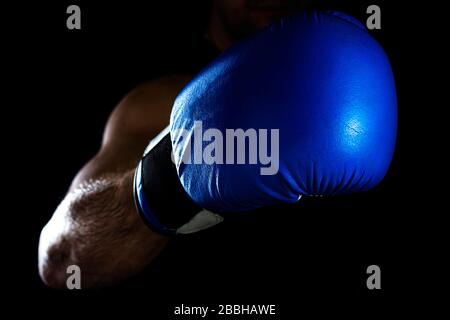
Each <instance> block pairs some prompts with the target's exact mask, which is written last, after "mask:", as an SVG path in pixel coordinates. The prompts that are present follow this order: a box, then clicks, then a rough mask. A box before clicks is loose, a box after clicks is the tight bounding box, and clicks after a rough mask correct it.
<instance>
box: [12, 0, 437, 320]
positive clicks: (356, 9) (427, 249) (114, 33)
mask: <svg viewBox="0 0 450 320" xmlns="http://www.w3.org/2000/svg"><path fill="white" fill-rule="evenodd" d="M156 2H157V1H154V2H153V1H143V2H141V1H117V2H114V3H110V2H106V1H103V2H102V1H96V2H95V4H94V3H93V1H74V2H69V1H60V2H56V1H55V3H48V2H47V3H46V4H42V3H39V4H36V3H35V4H33V5H30V6H26V5H24V7H23V8H17V9H15V10H16V13H19V15H18V17H17V18H15V19H14V22H12V23H11V24H10V27H11V28H10V30H12V31H19V30H20V31H23V33H21V34H22V35H21V36H20V37H11V38H12V41H13V42H12V46H13V47H15V48H18V49H19V50H18V51H17V54H15V55H16V57H15V58H18V60H19V61H20V63H16V62H14V63H13V62H11V64H12V65H11V66H12V67H13V68H17V70H18V73H19V74H15V75H14V76H13V77H11V78H10V82H12V84H13V86H12V87H13V89H12V90H11V93H13V95H14V99H13V101H14V102H13V104H11V109H13V113H14V116H8V117H5V118H4V121H5V120H6V122H8V120H9V119H11V123H9V124H11V125H12V126H13V127H14V130H8V133H7V135H6V136H5V137H6V140H8V142H11V141H12V142H13V143H12V148H13V149H12V150H13V155H15V156H14V157H12V158H11V159H12V160H13V165H12V166H11V167H10V168H11V170H9V171H10V172H7V174H11V175H13V176H14V178H15V182H13V183H12V184H11V186H12V187H11V189H13V190H15V192H14V198H11V200H12V199H14V200H13V203H14V204H15V205H14V206H13V207H12V208H13V209H14V210H8V211H9V212H10V214H13V215H14V216H15V217H18V218H19V220H20V222H18V223H16V224H15V225H14V228H13V230H11V231H13V232H12V233H13V237H12V239H13V241H11V243H14V247H13V251H14V253H13V255H11V256H10V257H11V260H12V261H15V263H12V267H13V269H16V270H17V269H20V270H22V268H21V267H22V266H25V270H24V271H23V272H21V275H20V276H18V277H11V278H13V279H8V280H11V281H12V282H13V288H14V289H13V290H12V291H11V293H12V292H13V291H14V293H17V294H18V295H17V296H15V297H17V299H18V300H21V299H24V297H26V300H22V301H24V302H25V301H27V304H28V302H30V303H31V302H32V304H33V308H34V309H33V310H36V311H35V312H37V313H39V314H41V313H42V314H48V313H49V312H51V313H55V314H57V315H61V316H66V315H68V314H72V313H75V314H84V315H88V314H98V315H100V314H104V313H105V314H108V315H118V316H120V315H123V316H127V315H130V314H134V313H135V312H137V311H144V312H145V313H146V314H144V317H145V318H146V319H153V318H154V319H164V318H166V317H168V315H169V314H170V313H171V312H172V311H173V306H174V305H176V304H181V303H185V304H189V303H192V304H195V305H201V304H208V303H238V304H249V303H270V304H278V305H279V308H280V310H281V315H282V318H283V319H291V318H293V316H292V314H297V316H296V318H297V317H300V316H301V315H302V314H303V313H304V312H306V310H311V309H312V310H313V311H314V312H315V313H316V314H318V315H319V314H322V313H331V314H336V313H340V312H342V311H345V312H346V313H347V312H350V313H355V314H357V315H359V316H358V317H360V318H366V316H367V315H368V314H373V313H374V312H375V313H376V312H381V313H382V314H386V312H387V311H385V310H387V309H386V308H387V307H400V308H399V310H400V312H402V310H403V311H405V310H409V311H411V310H414V308H417V307H419V306H420V303H419V304H413V303H411V301H413V300H414V298H416V297H418V296H421V295H422V294H424V293H425V292H430V291H431V290H428V291H423V290H424V289H423V287H424V286H425V285H428V284H430V283H432V284H436V280H434V279H435V278H439V277H440V274H441V272H442V270H441V268H443V267H442V266H441V265H439V264H438V263H437V260H436V256H435V253H436V251H437V247H436V245H435V244H436V243H437V240H435V237H436V236H437V235H436V234H435V233H434V232H432V228H434V227H435V225H437V224H438V222H437V221H435V220H434V219H433V215H434V213H435V211H436V210H438V209H435V204H436V202H437V198H438V194H439V190H436V188H435V187H431V186H430V184H429V183H428V182H425V181H427V179H428V178H429V176H432V174H431V173H430V171H431V170H432V169H435V168H430V165H429V163H430V162H432V163H435V162H434V160H433V161H430V159H435V158H438V156H437V151H436V150H437V149H436V146H438V147H439V143H438V142H437V141H436V140H435V139H429V138H425V133H427V134H428V133H430V131H431V130H433V129H431V128H432V123H433V117H435V114H436V113H435V111H436V110H438V109H439V106H440V107H442V102H439V101H434V100H433V98H432V96H433V95H432V92H434V91H437V90H439V89H438V85H437V84H435V81H436V79H435V77H434V76H432V73H434V72H438V70H436V68H435V67H432V63H433V62H435V61H433V60H434V59H437V58H436V57H435V56H433V55H430V51H432V52H435V51H433V50H434V49H431V48H432V47H431V45H432V44H433V43H434V42H435V38H439V37H438V36H437V34H436V32H435V31H436V30H437V29H439V28H438V27H437V26H435V24H437V23H438V22H439V19H438V18H437V15H436V14H435V13H436V12H439V10H440V9H439V8H436V7H430V6H426V7H425V6H424V5H422V4H420V3H418V4H414V3H411V2H404V3H401V2H400V1H356V0H355V1H330V3H332V5H329V3H326V2H318V5H320V6H327V5H329V7H331V8H335V9H339V10H343V11H346V12H349V13H351V14H352V15H354V16H355V17H357V18H358V19H359V20H361V21H365V19H366V17H367V15H366V13H365V11H366V8H367V6H368V5H370V4H378V5H379V6H380V7H381V10H382V30H376V31H371V34H372V35H373V36H374V37H375V38H377V39H378V40H379V41H380V42H381V44H382V45H383V47H384V48H385V50H386V52H387V54H388V56H389V58H390V60H391V64H392V67H393V69H394V75H395V78H396V83H397V92H398V106H399V132H398V141H397V147H396V152H395V157H394V161H393V163H392V165H391V168H390V171H389V172H388V174H387V176H386V178H385V179H384V181H383V182H382V183H381V184H380V185H379V186H378V187H377V188H375V189H374V190H372V191H370V192H367V193H364V194H357V195H352V196H344V197H337V198H332V199H304V201H301V202H300V203H299V204H297V205H294V206H283V207H279V208H276V209H270V210H261V211H259V212H253V213H249V214H248V215H246V216H245V217H242V218H239V219H237V220H239V221H231V222H228V223H226V224H224V225H222V226H220V227H217V228H214V229H211V230H209V231H206V232H204V233H202V234H198V235H195V236H193V237H192V238H189V239H186V240H175V241H173V242H172V243H171V244H170V245H169V247H168V248H167V249H166V250H164V251H163V253H162V254H161V255H160V256H159V257H158V258H157V260H156V261H155V263H153V264H152V265H151V266H149V267H148V268H147V270H146V271H145V272H144V273H142V274H140V275H138V276H137V277H134V278H132V279H130V280H129V281H127V282H125V283H123V284H121V285H119V286H116V287H114V288H109V289H106V290H105V289H104V290H94V291H93V290H87V291H86V290H82V291H62V292H61V291H54V290H50V289H48V288H46V287H45V286H44V285H43V284H42V282H41V281H40V279H39V276H38V273H37V243H38V237H39V232H40V230H41V228H42V227H43V226H44V224H45V223H46V222H47V221H48V219H49V217H50V216H51V214H52V213H53V211H54V209H55V208H56V206H57V204H58V203H59V202H60V201H61V199H62V198H63V196H64V194H65V191H66V190H67V187H68V185H69V183H70V182H71V179H72V178H73V176H74V175H75V174H76V172H77V171H78V170H79V168H80V167H81V166H82V165H83V164H84V163H85V162H86V161H87V160H88V159H89V158H90V157H91V156H92V155H93V154H94V153H95V152H96V151H97V149H98V147H99V144H100V139H101V134H102V132H103V127H104V124H105V122H106V120H107V117H108V115H109V113H110V112H111V111H112V110H113V108H114V106H115V104H117V102H118V101H119V100H120V99H121V98H122V97H123V96H124V95H125V94H126V93H127V92H128V91H130V90H131V89H132V88H133V87H135V86H137V85H139V84H140V83H142V82H144V81H147V80H150V79H153V78H156V77H158V76H160V75H163V74H170V73H176V72H179V70H183V68H186V66H189V65H192V66H193V68H195V67H197V65H199V64H200V62H201V61H202V60H204V58H205V57H203V56H202V55H203V54H202V48H201V46H197V45H193V44H196V43H197V41H198V39H199V38H200V37H201V34H202V32H203V28H204V27H205V25H206V22H207V14H208V8H209V4H208V1H191V2H188V1H184V2H182V1H178V2H176V1H166V2H164V3H156ZM70 4H78V5H79V6H80V7H81V11H82V30H80V31H74V30H72V31H70V30H67V28H66V18H67V14H66V13H65V12H66V8H67V6H68V5H70ZM9 61H13V60H8V61H6V62H9ZM17 75H18V77H17V79H16V78H15V76H17ZM12 118H13V119H12ZM424 131H425V132H424ZM440 148H441V149H442V146H440ZM16 158H18V159H16ZM435 165H436V166H437V163H436V164H435ZM7 171H8V170H7ZM22 241H23V242H24V243H26V245H27V247H26V249H24V250H19V249H15V248H16V246H15V245H16V244H18V243H19V242H20V243H21V242H22ZM16 257H18V258H19V259H16ZM438 257H439V255H438ZM23 259H25V260H26V262H25V263H22V262H19V261H22V260H23ZM19 264H20V266H19ZM371 264H376V265H379V266H380V267H381V271H382V290H379V291H369V290H367V288H366V286H365V281H366V278H367V275H366V273H365V271H366V268H367V266H369V265H371ZM430 266H432V267H431V269H432V270H433V271H432V272H431V273H430V272H425V270H429V268H430ZM99 268H101V266H99ZM22 280H25V281H22ZM22 283H23V284H22ZM405 297H408V301H409V302H408V303H406V304H403V303H402V302H400V301H402V300H404V299H402V298H405ZM411 299H413V300H411ZM403 308H404V309H403ZM154 315H158V316H156V317H153V316H154ZM288 315H291V316H288ZM242 318H243V317H242ZM175 319H176V318H175ZM237 319H239V317H237Z"/></svg>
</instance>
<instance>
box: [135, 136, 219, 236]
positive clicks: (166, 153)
mask: <svg viewBox="0 0 450 320" xmlns="http://www.w3.org/2000/svg"><path fill="white" fill-rule="evenodd" d="M133 189H134V190H133V192H134V200H135V204H136V208H137V211H138V212H139V214H140V215H141V217H142V218H143V220H144V221H145V222H146V224H147V225H148V226H149V227H150V228H151V229H152V230H153V231H155V232H157V233H160V234H164V235H168V236H173V235H179V234H189V233H194V232H197V231H200V230H203V229H207V228H209V227H211V226H213V225H216V224H218V223H220V222H222V221H223V217H222V216H220V215H218V214H215V213H213V212H210V211H207V210H204V209H203V208H201V207H199V206H198V205H196V204H195V203H194V202H193V201H192V199H191V198H190V197H189V195H188V194H187V193H186V191H185V190H184V188H183V186H182V185H181V183H180V180H179V178H178V175H177V170H176V167H175V164H174V163H173V162H172V143H171V140H170V133H169V130H168V128H166V130H164V131H163V132H161V133H160V135H158V137H156V138H155V139H154V140H152V141H151V142H150V144H149V146H148V147H147V149H146V150H145V153H144V156H143V158H142V159H141V161H140V162H139V165H138V166H137V168H136V171H135V174H134V187H133Z"/></svg>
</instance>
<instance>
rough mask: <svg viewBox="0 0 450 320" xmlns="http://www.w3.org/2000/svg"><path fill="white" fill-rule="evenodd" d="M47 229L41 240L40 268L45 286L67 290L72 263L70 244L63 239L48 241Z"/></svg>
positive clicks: (40, 274)
mask: <svg viewBox="0 0 450 320" xmlns="http://www.w3.org/2000/svg"><path fill="white" fill-rule="evenodd" d="M46 233H47V232H46V228H44V229H43V230H42V233H41V237H40V240H39V251H38V268H39V276H40V277H41V279H42V281H43V282H44V284H45V285H46V286H48V287H50V288H54V289H64V288H67V286H66V281H67V276H68V274H67V267H68V266H69V265H70V264H71V263H70V260H71V259H70V243H68V241H67V240H65V239H64V238H63V237H61V238H60V239H58V240H53V241H48V235H47V234H46Z"/></svg>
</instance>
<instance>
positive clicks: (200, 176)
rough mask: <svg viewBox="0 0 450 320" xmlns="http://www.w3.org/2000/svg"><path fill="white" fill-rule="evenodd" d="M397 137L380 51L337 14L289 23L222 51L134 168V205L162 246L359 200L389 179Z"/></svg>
mask: <svg viewBox="0 0 450 320" xmlns="http://www.w3.org/2000/svg"><path fill="white" fill-rule="evenodd" d="M396 128H397V106H396V93H395V84H394V78H393V74H392V70H391V67H390V64H389V61H388V58H387V56H386V54H385V53H384V51H383V49H382V48H381V46H380V45H379V44H378V43H377V42H376V41H375V40H374V39H373V38H372V37H371V36H370V34H369V33H368V32H367V30H366V29H365V28H364V26H363V25H361V24H360V23H359V22H358V21H356V20H355V19H353V18H352V17H349V16H347V15H345V14H342V13H336V12H309V13H306V12H305V13H300V14H298V15H297V16H293V17H289V18H286V19H284V20H282V21H280V22H278V23H275V24H273V25H271V26H269V27H268V28H266V29H264V30H262V31H260V32H258V33H256V34H255V35H253V36H251V37H250V38H248V39H246V40H244V41H242V42H240V43H238V44H237V45H235V46H233V47H232V48H230V49H229V50H227V51H226V52H224V53H223V54H222V55H221V56H219V57H218V58H217V59H216V60H214V61H213V62H212V63H211V64H209V65H208V66H206V67H205V68H204V69H203V70H202V71H201V72H200V73H199V74H198V75H197V76H196V77H195V78H194V79H193V80H192V81H191V82H190V83H189V84H188V85H187V86H186V87H185V88H184V89H183V90H182V91H181V92H180V94H179V95H178V97H177V98H176V100H175V103H174V106H173V109H172V114H171V119H170V126H169V128H167V129H166V130H165V131H164V132H162V133H161V135H160V136H159V137H158V138H157V139H155V140H154V141H153V142H152V143H151V144H150V145H149V147H148V148H147V150H146V151H145V153H144V157H143V159H142V160H141V162H140V164H139V166H138V168H137V169H136V174H135V188H134V192H135V199H136V205H137V208H138V211H139V212H140V213H141V215H142V216H143V218H144V220H145V221H146V222H147V223H148V224H149V226H150V227H151V228H152V229H154V230H156V231H157V232H160V233H164V234H169V235H171V234H180V233H192V232H195V231H198V230H201V229H205V228H207V227H209V226H212V225H214V224H216V223H219V222H220V221H222V217H223V215H224V214H226V213H227V212H236V211H245V210H252V209H256V208H259V207H262V206H266V205H274V204H277V203H292V202H296V201H298V200H299V199H300V197H301V196H323V195H335V194H342V193H351V192H358V191H364V190H368V189H370V188H372V187H374V186H376V185H377V184H378V183H379V182H380V181H381V180H382V179H383V177H384V175H385V174H386V172H387V170H388V167H389V164H390V161H391V159H392V155H393V152H394V147H395V139H396ZM171 157H173V159H172V160H173V161H171V159H170V158H171Z"/></svg>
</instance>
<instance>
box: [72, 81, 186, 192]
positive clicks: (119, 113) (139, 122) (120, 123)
mask: <svg viewBox="0 0 450 320" xmlns="http://www.w3.org/2000/svg"><path fill="white" fill-rule="evenodd" d="M188 80H189V76H186V75H176V76H170V77H165V78H161V79H158V80H155V81H152V82H148V83H145V84H143V85H141V86H139V87H137V88H136V89H134V90H133V91H132V92H130V93H129V94H128V95H127V96H126V97H125V98H124V99H122V101H121V102H120V103H119V104H118V105H117V107H116V108H115V109H114V111H113V112H112V114H111V116H110V117H109V119H108V122H107V124H106V127H105V131H104V134H103V140H102V145H101V148H100V150H99V152H98V153H97V154H96V155H95V156H94V157H93V158H92V159H91V160H90V161H89V162H88V163H87V164H86V165H85V166H84V167H83V168H82V170H80V172H79V173H78V175H77V176H76V178H75V179H74V181H73V183H72V186H76V185H78V184H79V183H80V182H82V181H86V180H87V179H89V178H96V177H99V176H102V175H104V174H109V173H117V172H123V171H126V170H129V169H132V168H133V167H134V166H136V164H137V162H138V161H139V159H140V158H141V156H142V153H143V152H144V150H145V148H146V146H147V145H148V143H149V141H150V140H151V139H153V138H154V137H155V136H156V135H157V134H158V133H159V132H160V131H161V130H162V129H164V128H165V127H166V126H167V125H168V123H169V118H170V112H171V110H172V105H173V102H174V100H175V98H176V96H177V94H178V92H179V91H180V90H181V89H182V88H183V86H184V85H185V84H186V83H187V81H188Z"/></svg>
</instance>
